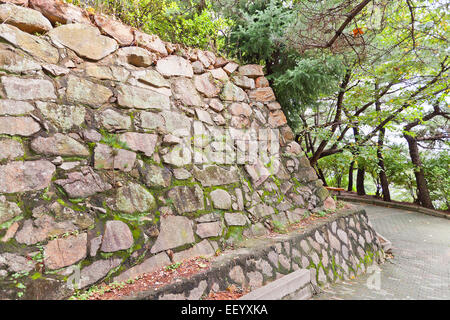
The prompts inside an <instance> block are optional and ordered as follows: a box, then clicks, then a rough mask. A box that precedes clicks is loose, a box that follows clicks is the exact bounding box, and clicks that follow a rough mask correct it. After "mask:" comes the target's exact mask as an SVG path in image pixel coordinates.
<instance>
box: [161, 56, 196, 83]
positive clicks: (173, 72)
mask: <svg viewBox="0 0 450 320" xmlns="http://www.w3.org/2000/svg"><path fill="white" fill-rule="evenodd" d="M156 71H158V72H159V73H161V74H162V75H163V76H165V77H172V76H181V77H188V78H192V77H193V76H194V71H193V69H192V65H191V63H190V62H189V61H187V60H186V59H184V58H182V57H179V56H168V57H166V58H164V59H161V60H158V62H157V63H156Z"/></svg>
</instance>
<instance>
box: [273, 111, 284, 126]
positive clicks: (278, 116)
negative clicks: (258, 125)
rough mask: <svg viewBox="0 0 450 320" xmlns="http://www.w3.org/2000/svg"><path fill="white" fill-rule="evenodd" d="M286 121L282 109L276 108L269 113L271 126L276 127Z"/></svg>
mask: <svg viewBox="0 0 450 320" xmlns="http://www.w3.org/2000/svg"><path fill="white" fill-rule="evenodd" d="M286 123H287V120H286V116H285V115H284V113H283V111H281V110H276V111H273V112H271V113H270V114H269V125H270V126H271V127H272V128H278V127H281V126H283V125H285V124H286Z"/></svg>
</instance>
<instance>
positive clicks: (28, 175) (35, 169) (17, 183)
mask: <svg viewBox="0 0 450 320" xmlns="http://www.w3.org/2000/svg"><path fill="white" fill-rule="evenodd" d="M55 170H56V167H55V166H54V165H53V164H52V163H51V162H49V161H46V160H38V161H25V162H22V161H16V162H10V163H8V164H6V165H3V166H0V193H16V192H26V191H38V190H42V189H45V188H46V187H48V186H49V185H50V182H51V179H52V177H53V174H54V173H55Z"/></svg>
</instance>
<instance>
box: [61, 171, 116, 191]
mask: <svg viewBox="0 0 450 320" xmlns="http://www.w3.org/2000/svg"><path fill="white" fill-rule="evenodd" d="M55 183H56V184H58V185H60V186H62V187H63V189H64V191H65V192H66V193H67V195H68V196H69V197H70V198H86V197H89V196H92V195H94V194H96V193H98V192H104V191H107V190H109V189H111V188H112V187H111V185H110V184H109V183H106V182H104V181H103V180H102V179H101V178H100V176H99V175H98V174H97V173H95V172H94V171H93V170H92V168H91V167H83V168H81V171H80V172H71V173H69V174H68V175H67V179H61V180H56V181H55Z"/></svg>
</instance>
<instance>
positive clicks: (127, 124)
mask: <svg viewBox="0 0 450 320" xmlns="http://www.w3.org/2000/svg"><path fill="white" fill-rule="evenodd" d="M98 120H99V121H100V122H101V124H102V125H103V126H104V127H105V128H106V129H108V130H111V131H115V130H127V129H130V128H131V119H130V117H129V116H127V115H124V114H122V113H119V112H117V111H116V110H113V109H105V110H103V111H102V113H101V114H100V115H99V116H98Z"/></svg>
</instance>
